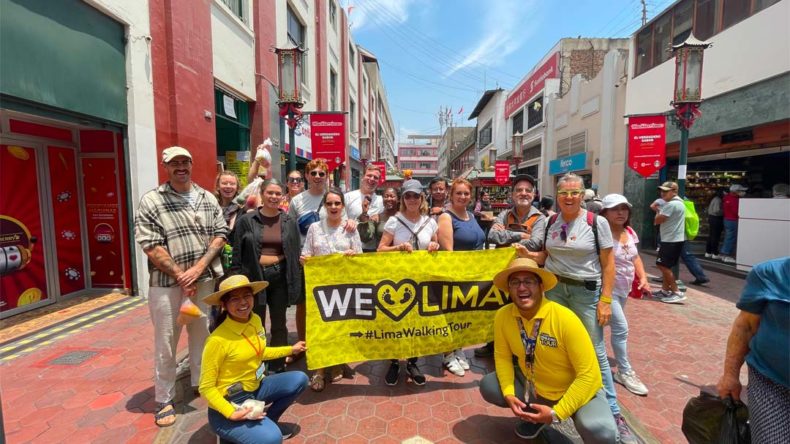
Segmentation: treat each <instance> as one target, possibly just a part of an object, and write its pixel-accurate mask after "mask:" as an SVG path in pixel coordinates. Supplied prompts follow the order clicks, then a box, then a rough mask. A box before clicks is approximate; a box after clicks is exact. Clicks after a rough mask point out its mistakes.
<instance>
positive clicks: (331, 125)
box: [310, 113, 346, 172]
mask: <svg viewBox="0 0 790 444" xmlns="http://www.w3.org/2000/svg"><path fill="white" fill-rule="evenodd" d="M310 128H311V133H310V142H311V147H312V150H313V158H314V159H318V158H324V159H326V162H327V164H328V165H329V172H332V171H334V170H335V168H337V167H338V166H339V165H340V164H342V163H343V162H345V161H346V116H345V114H342V113H326V114H325V113H312V114H310Z"/></svg>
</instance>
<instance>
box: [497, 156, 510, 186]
mask: <svg viewBox="0 0 790 444" xmlns="http://www.w3.org/2000/svg"><path fill="white" fill-rule="evenodd" d="M494 180H496V183H498V184H499V185H504V184H506V183H507V182H508V180H510V162H508V161H507V160H497V161H496V164H494Z"/></svg>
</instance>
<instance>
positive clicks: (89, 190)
mask: <svg viewBox="0 0 790 444" xmlns="http://www.w3.org/2000/svg"><path fill="white" fill-rule="evenodd" d="M82 170H83V171H85V172H90V173H86V174H84V175H83V180H84V184H83V188H84V190H85V208H86V216H87V222H88V231H87V236H88V249H89V259H90V267H91V283H92V284H93V286H94V287H111V288H112V287H119V288H123V287H124V284H123V258H122V255H121V251H122V250H121V238H122V237H121V232H120V230H121V227H120V225H119V220H120V216H119V209H120V205H119V196H118V194H117V190H116V187H117V183H118V182H117V172H116V170H115V159H111V158H83V159H82Z"/></svg>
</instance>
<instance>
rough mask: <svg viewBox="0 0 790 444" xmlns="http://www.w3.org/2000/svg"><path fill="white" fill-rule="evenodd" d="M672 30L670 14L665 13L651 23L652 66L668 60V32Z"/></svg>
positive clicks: (669, 53)
mask: <svg viewBox="0 0 790 444" xmlns="http://www.w3.org/2000/svg"><path fill="white" fill-rule="evenodd" d="M671 31H672V15H671V14H667V15H665V16H663V17H661V18H659V19H658V21H656V22H655V23H654V24H653V66H657V65H660V64H662V63H664V62H665V61H667V60H669V57H670V56H671V55H672V53H671V52H670V51H669V41H670V40H669V33H670V32H671Z"/></svg>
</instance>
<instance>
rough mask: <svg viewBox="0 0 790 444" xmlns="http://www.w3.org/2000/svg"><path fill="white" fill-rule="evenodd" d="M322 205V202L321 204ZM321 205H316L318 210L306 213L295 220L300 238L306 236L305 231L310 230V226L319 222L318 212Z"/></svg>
mask: <svg viewBox="0 0 790 444" xmlns="http://www.w3.org/2000/svg"><path fill="white" fill-rule="evenodd" d="M321 203H323V200H322V202H321ZM321 203H319V204H318V208H316V209H315V210H312V211H308V212H306V213H304V214H302V215H301V216H299V218H298V219H297V220H296V224H297V225H299V232H300V233H302V236H306V235H307V230H309V229H310V225H313V224H314V223H316V222H318V221H319V220H321V216H320V215H319V211H320V210H321Z"/></svg>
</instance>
